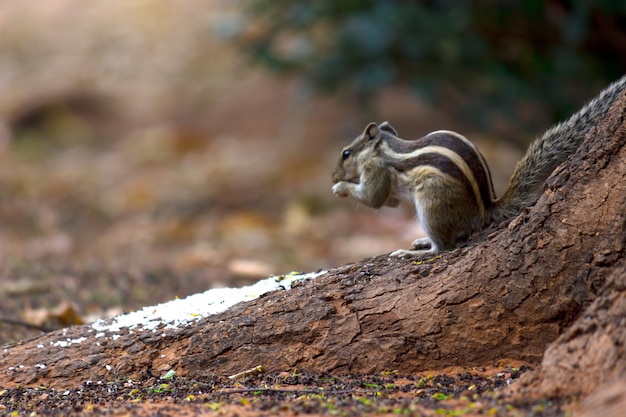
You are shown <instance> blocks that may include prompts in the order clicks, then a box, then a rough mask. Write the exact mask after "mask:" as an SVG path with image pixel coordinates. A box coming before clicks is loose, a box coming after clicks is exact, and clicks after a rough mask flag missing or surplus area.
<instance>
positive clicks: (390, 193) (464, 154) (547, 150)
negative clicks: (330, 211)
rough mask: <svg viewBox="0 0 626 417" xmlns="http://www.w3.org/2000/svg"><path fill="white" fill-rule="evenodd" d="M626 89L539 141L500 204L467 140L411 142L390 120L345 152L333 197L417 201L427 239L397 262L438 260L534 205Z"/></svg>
mask: <svg viewBox="0 0 626 417" xmlns="http://www.w3.org/2000/svg"><path fill="white" fill-rule="evenodd" d="M625 89H626V76H624V77H622V78H621V79H619V80H618V81H616V82H614V83H613V84H611V85H610V86H609V87H607V88H606V89H605V90H604V91H602V93H600V95H599V96H598V97H596V98H595V99H593V100H592V101H590V102H589V103H588V104H587V105H585V106H584V107H583V108H582V109H581V110H580V111H578V113H576V114H574V115H573V116H571V117H570V118H569V119H568V120H567V121H565V122H562V123H559V124H557V125H555V126H553V127H552V128H550V129H549V130H548V131H547V132H545V133H544V134H543V136H541V137H540V138H539V139H537V140H535V141H534V142H533V143H532V144H531V145H530V147H529V148H528V150H527V152H526V155H524V157H523V158H522V160H521V161H519V162H518V164H517V166H516V167H515V171H514V172H513V175H512V177H511V179H510V181H509V185H508V187H507V189H506V191H505V192H504V194H503V195H502V197H500V198H498V199H496V196H495V193H494V190H493V184H492V182H491V174H490V172H489V167H488V166H487V163H486V162H485V158H484V157H483V156H482V155H481V153H480V152H479V151H478V149H477V148H476V146H474V144H472V142H470V141H469V140H468V139H466V138H465V137H464V136H462V135H460V134H458V133H455V132H451V131H446V130H440V131H436V132H432V133H430V134H428V135H426V136H424V137H423V138H420V139H417V140H404V139H401V138H399V137H398V133H397V132H396V130H395V129H394V128H393V127H391V125H389V123H387V122H384V123H382V124H381V125H380V126H378V125H376V123H370V124H369V125H367V127H366V128H365V130H364V131H363V133H362V134H361V135H360V136H358V137H357V138H356V139H354V141H352V143H351V144H350V145H348V146H346V147H345V148H343V149H342V150H341V154H340V156H339V160H338V161H337V166H336V168H335V171H334V172H333V183H334V184H335V185H334V186H333V188H332V190H333V193H335V194H336V195H338V196H341V197H346V196H352V197H354V198H356V199H357V200H359V201H360V202H361V203H363V204H365V205H366V206H369V207H373V208H380V207H382V206H383V205H385V206H390V207H396V206H397V205H398V204H399V202H400V199H403V200H406V201H412V202H413V203H414V204H415V209H416V212H417V217H418V219H419V221H420V223H421V224H422V227H423V228H424V230H425V231H426V234H427V236H428V237H427V238H421V239H417V240H415V241H414V242H413V247H414V249H413V250H404V249H400V250H397V251H395V252H393V253H391V256H398V257H404V256H419V257H424V256H433V255H436V254H438V253H439V252H441V251H444V250H449V249H452V248H454V247H455V245H457V243H458V242H460V241H462V240H464V239H466V238H467V237H468V236H469V235H470V234H471V233H473V232H476V231H479V230H481V229H483V228H485V227H486V226H487V225H489V224H490V223H492V222H501V221H503V220H506V219H508V218H511V217H513V216H514V215H516V214H517V213H519V212H520V210H521V209H522V208H523V207H526V206H530V205H532V204H534V203H535V202H536V200H537V199H538V198H539V195H540V194H541V191H542V188H543V184H544V182H545V180H546V179H547V178H548V177H549V176H550V174H551V173H552V171H554V169H555V168H556V167H557V166H559V165H560V164H561V162H563V161H564V160H565V159H566V158H567V157H568V156H569V155H570V154H572V153H574V152H575V151H576V149H577V148H578V147H579V146H580V144H581V143H582V141H583V139H584V138H585V135H586V134H587V133H588V132H589V131H590V129H591V128H592V127H593V126H594V125H595V123H596V122H597V121H598V120H600V119H602V118H603V117H604V116H605V115H606V114H607V112H608V110H609V108H610V107H611V105H612V104H613V103H614V102H615V101H616V100H617V99H618V98H619V96H621V94H622V93H623V92H624V90H625Z"/></svg>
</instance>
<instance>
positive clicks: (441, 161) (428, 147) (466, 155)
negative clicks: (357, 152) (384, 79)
mask: <svg viewBox="0 0 626 417" xmlns="http://www.w3.org/2000/svg"><path fill="white" fill-rule="evenodd" d="M385 124H386V123H383V124H381V130H383V131H384V130H385V127H386V126H385ZM381 138H382V140H381V144H380V145H379V146H380V147H381V151H382V152H381V156H382V157H383V158H384V159H385V160H386V162H387V163H388V164H389V166H390V167H393V168H394V169H395V170H397V171H398V172H399V173H407V174H408V175H409V176H415V174H417V173H418V172H419V171H432V172H435V173H436V174H437V175H445V176H448V177H449V178H450V179H452V180H457V181H460V182H461V183H462V184H463V187H464V188H465V189H466V190H467V191H468V195H471V196H472V198H473V200H474V202H475V204H477V206H478V207H480V208H482V209H484V210H487V209H489V208H490V207H491V204H492V202H493V201H495V199H496V195H495V191H494V188H493V182H492V180H491V172H490V171H489V166H488V165H487V162H486V161H485V158H484V157H483V155H482V154H481V153H480V151H479V150H478V148H476V146H475V145H474V144H473V143H472V142H470V141H469V140H468V139H467V138H465V137H464V136H462V135H460V134H458V133H456V132H452V131H449V130H438V131H436V132H432V133H429V134H428V135H426V136H424V137H422V138H420V139H417V140H404V139H400V138H399V137H397V136H395V135H393V134H390V133H387V132H385V133H383V134H382V135H381ZM411 173H412V174H411ZM481 211H482V210H481Z"/></svg>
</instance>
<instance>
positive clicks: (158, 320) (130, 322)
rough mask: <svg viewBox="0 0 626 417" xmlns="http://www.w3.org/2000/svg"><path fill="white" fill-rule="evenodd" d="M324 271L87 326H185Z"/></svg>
mask: <svg viewBox="0 0 626 417" xmlns="http://www.w3.org/2000/svg"><path fill="white" fill-rule="evenodd" d="M326 272H327V271H321V272H312V273H308V274H300V273H291V274H287V275H279V276H271V277H269V278H266V279H264V280H261V281H259V282H257V283H256V284H253V285H249V286H246V287H241V288H215V289H212V290H208V291H205V292H203V293H199V294H194V295H191V296H189V297H187V298H183V299H176V300H172V301H169V302H167V303H162V304H157V305H155V306H151V307H144V308H142V309H141V310H138V311H134V312H132V313H128V314H123V315H121V316H117V317H114V318H112V319H110V320H97V321H95V322H94V323H93V324H92V325H91V327H92V328H93V329H94V330H96V331H97V332H98V333H97V334H96V337H102V336H104V332H105V331H108V332H117V331H119V330H121V329H122V328H127V329H134V328H137V327H141V329H143V330H153V331H155V330H156V328H157V327H158V326H160V325H162V324H164V325H165V328H166V329H175V328H177V327H180V326H186V325H188V324H189V323H191V322H193V321H196V320H199V319H201V318H203V317H206V316H210V315H212V314H217V313H221V312H222V311H225V310H227V309H228V308H230V307H232V306H233V305H235V304H237V303H240V302H242V301H251V300H254V299H256V298H259V297H260V296H261V295H263V294H265V293H268V292H270V291H274V290H279V289H280V290H283V289H284V290H288V289H290V288H291V285H292V284H293V283H294V282H295V281H301V280H308V279H314V278H317V277H318V276H320V275H322V274H324V273H326Z"/></svg>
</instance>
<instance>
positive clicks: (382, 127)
mask: <svg viewBox="0 0 626 417" xmlns="http://www.w3.org/2000/svg"><path fill="white" fill-rule="evenodd" d="M380 130H384V131H385V132H387V133H391V134H392V135H394V136H398V131H397V130H396V129H394V128H393V126H391V125H390V124H389V122H382V123H381V124H380Z"/></svg>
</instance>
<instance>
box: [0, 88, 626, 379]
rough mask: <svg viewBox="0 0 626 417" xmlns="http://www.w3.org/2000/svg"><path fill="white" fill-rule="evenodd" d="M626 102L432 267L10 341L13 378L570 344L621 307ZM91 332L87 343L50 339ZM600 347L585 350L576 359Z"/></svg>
mask: <svg viewBox="0 0 626 417" xmlns="http://www.w3.org/2000/svg"><path fill="white" fill-rule="evenodd" d="M625 108H626V99H624V97H622V99H620V100H618V102H617V103H616V104H615V105H614V106H613V108H612V110H611V112H610V114H609V116H608V117H607V118H606V119H605V120H598V121H597V126H596V128H595V129H594V130H593V131H592V132H591V133H590V134H589V135H588V137H587V138H586V141H585V143H584V144H583V145H582V146H581V148H580V149H579V150H578V151H577V153H576V154H575V155H573V156H572V157H571V158H570V159H569V160H568V162H566V163H565V164H563V165H562V166H561V167H560V168H558V169H557V170H556V172H555V173H554V174H553V176H552V177H551V178H550V179H549V180H548V182H547V186H546V190H545V192H544V193H543V195H542V196H541V198H540V199H539V201H538V202H537V204H536V205H535V206H534V207H533V208H531V209H529V210H527V211H525V212H523V213H521V214H520V215H519V216H518V217H517V218H515V219H514V220H513V221H512V222H510V223H509V224H508V225H502V226H501V227H500V228H499V229H497V230H496V229H494V230H493V231H492V233H491V234H490V235H488V236H483V237H482V238H480V237H479V239H478V242H477V243H474V244H472V245H469V246H466V247H464V248H461V249H457V250H455V251H452V252H450V253H445V254H443V256H441V257H438V258H436V259H433V260H430V261H426V262H422V263H415V262H412V261H411V260H399V259H391V258H388V257H387V256H379V257H376V258H373V259H369V260H364V261H362V262H358V263H355V264H351V265H347V266H343V267H340V268H337V269H334V270H332V271H330V272H328V273H327V274H325V275H323V276H321V277H319V278H317V279H315V280H312V281H309V282H305V283H302V284H299V285H296V286H294V288H292V289H291V290H290V291H287V292H281V291H277V292H273V293H270V294H267V295H266V296H263V297H261V298H259V299H257V300H254V301H251V302H247V303H241V304H238V305H236V306H234V307H233V308H231V309H229V310H227V311H225V312H223V313H220V314H217V315H213V316H209V317H206V318H204V319H201V320H198V321H197V322H195V323H194V324H193V325H191V326H188V327H185V328H179V329H176V330H171V329H170V330H165V329H161V330H159V331H157V332H152V331H149V332H148V331H144V332H142V331H137V330H135V331H134V332H129V331H128V330H127V329H126V330H124V329H123V330H122V331H120V332H116V333H117V334H119V335H120V336H119V338H113V337H111V336H112V335H107V336H108V337H107V338H106V340H105V339H104V338H103V337H100V338H98V339H96V338H95V331H94V330H93V329H92V328H91V327H89V326H78V327H73V328H70V329H66V330H63V331H56V332H53V333H50V334H47V335H44V336H41V337H39V338H36V339H34V340H29V341H26V342H23V343H20V344H17V345H13V346H7V347H4V348H0V386H14V385H18V384H21V385H38V384H44V385H48V386H63V387H68V386H75V385H78V384H80V383H82V382H83V381H85V380H101V379H104V380H107V379H111V378H115V377H119V376H122V377H130V378H132V377H133V376H137V375H141V374H145V373H154V374H157V375H159V374H161V373H163V372H165V371H166V370H169V369H174V370H175V371H176V373H177V375H179V376H188V377H196V376H201V375H204V374H214V373H218V374H225V375H229V374H233V373H236V372H239V371H242V370H245V369H248V368H251V367H254V366H258V365H262V366H264V367H265V368H266V369H267V370H269V371H274V370H290V369H293V368H297V369H306V370H309V371H314V372H315V371H317V372H333V373H373V372H380V371H390V370H398V371H401V372H416V371H421V370H436V369H442V368H444V367H448V366H463V367H471V366H481V365H490V364H493V363H494V362H495V361H497V360H501V359H514V360H524V361H528V362H532V363H539V362H540V361H541V358H542V355H543V353H544V350H545V349H546V346H547V345H548V344H550V343H551V342H554V341H555V340H557V338H558V337H559V335H561V334H563V335H562V336H561V339H559V340H562V343H571V342H572V341H574V340H577V339H578V338H580V337H583V336H585V334H586V331H585V330H584V325H585V323H583V324H580V326H583V327H582V328H579V327H576V326H579V324H578V323H580V322H578V323H577V324H576V325H575V326H574V327H571V328H570V329H569V330H567V331H566V329H567V328H568V327H569V326H571V325H572V323H574V322H575V321H576V320H577V319H578V317H579V316H580V315H581V313H582V312H583V311H584V310H585V309H586V308H588V307H589V306H592V307H591V308H596V309H598V311H604V310H605V309H608V307H609V305H605V304H600V305H598V304H593V303H594V300H596V297H597V294H598V293H599V291H600V290H601V289H602V288H603V287H604V285H605V281H606V279H607V277H608V276H609V275H610V274H611V273H612V272H613V271H616V270H620V269H623V267H624V263H623V259H624V244H625V236H626V221H625V220H626V218H625V212H626V210H625V208H626V180H625V179H626V147H625V146H624V145H625V144H626V130H625V125H624V109H625ZM616 288H617V287H616ZM619 288H622V287H619ZM619 291H621V293H620V294H621V296H620V297H622V299H623V293H624V290H623V288H622V289H621V290H619ZM596 302H597V300H596ZM594 306H595V307H594ZM603 314H612V313H611V312H610V311H609V310H606V311H605V313H603ZM615 326H616V325H614V327H611V328H607V330H606V333H607V334H609V335H610V334H611V333H613V332H615V330H616V327H615ZM576 329H578V330H576ZM581 329H582V330H581ZM622 329H623V326H622ZM564 332H565V333H564ZM78 337H85V338H86V339H85V340H84V341H82V342H81V343H76V344H70V345H69V346H67V347H57V346H54V345H52V344H51V343H53V342H55V341H59V340H66V338H74V339H75V338H78ZM559 343H561V342H557V344H556V345H552V346H554V347H553V348H551V350H549V351H548V354H547V355H546V359H544V366H548V365H549V364H550V363H551V362H549V361H553V362H554V361H557V360H556V359H550V358H551V355H555V356H556V357H558V358H564V359H563V360H568V359H567V357H565V356H563V355H564V354H563V353H562V352H561V351H560V350H559V348H558V346H559ZM593 346H594V345H593V344H588V345H581V346H580V352H581V354H580V356H577V358H580V357H583V356H584V353H583V352H585V349H590V348H592V347H593ZM619 354H620V355H622V356H621V360H622V361H623V360H624V358H623V352H622V351H621V353H619ZM573 359H574V357H572V360H573ZM546 361H548V362H546ZM557 362H558V361H557ZM555 363H556V362H555ZM42 365H44V366H45V367H44V366H42ZM599 379H603V378H599Z"/></svg>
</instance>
